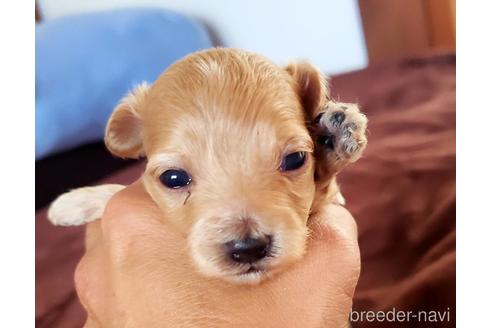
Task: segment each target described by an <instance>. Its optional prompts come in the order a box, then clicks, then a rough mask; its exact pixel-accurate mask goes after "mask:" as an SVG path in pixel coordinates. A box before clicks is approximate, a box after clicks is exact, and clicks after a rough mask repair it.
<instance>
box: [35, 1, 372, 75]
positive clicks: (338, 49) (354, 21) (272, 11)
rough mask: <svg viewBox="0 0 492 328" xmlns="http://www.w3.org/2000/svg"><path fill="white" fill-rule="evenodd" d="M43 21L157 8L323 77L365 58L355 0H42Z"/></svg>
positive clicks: (231, 43)
mask: <svg viewBox="0 0 492 328" xmlns="http://www.w3.org/2000/svg"><path fill="white" fill-rule="evenodd" d="M38 2H39V4H40V8H41V12H42V14H43V19H45V20H49V19H52V18H55V17H59V16H63V15H69V14H76V13H81V12H90V11H96V10H106V9H112V8H122V7H132V6H139V7H143V6H145V7H148V6H157V7H163V8H168V9H172V10H175V11H178V12H182V13H185V14H187V15H189V16H191V17H195V18H197V19H199V20H202V21H204V22H206V23H207V25H209V26H210V27H211V28H212V29H213V30H214V31H215V32H216V34H217V35H218V37H219V39H220V40H221V41H222V45H224V46H229V47H238V48H243V49H246V50H250V51H254V52H258V53H261V54H263V55H265V56H267V57H269V58H271V59H273V60H275V61H276V62H277V63H279V64H284V63H286V62H288V61H289V60H292V59H307V60H310V61H311V62H312V63H314V64H315V65H317V66H318V67H319V68H320V69H321V70H322V71H324V72H327V73H329V74H334V73H340V72H346V71H350V70H355V69H359V68H363V67H365V66H366V65H367V54H366V47H365V42H364V36H363V31H362V24H361V20H360V15H359V9H358V5H357V1H356V0H303V1H300V0H296V1H291V0H284V1H281V0H247V1H246V0H80V1H75V0H42V1H38Z"/></svg>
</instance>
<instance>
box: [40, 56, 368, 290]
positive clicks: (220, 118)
mask: <svg viewBox="0 0 492 328" xmlns="http://www.w3.org/2000/svg"><path fill="white" fill-rule="evenodd" d="M366 125H367V119H366V117H365V116H364V115H363V114H362V113H361V112H360V111H359V109H358V107H357V105H355V104H348V103H339V102H335V101H333V100H330V97H329V89H328V85H327V82H326V79H325V78H324V77H323V75H322V74H321V73H320V72H319V71H318V70H317V69H316V68H314V67H313V66H311V65H310V64H308V63H306V62H300V63H293V64H290V65H288V66H287V67H284V68H281V67H278V66H277V65H275V64H274V63H272V62H271V61H269V60H267V59H266V58H264V57H262V56H260V55H257V54H252V53H249V52H246V51H241V50H236V49H224V48H215V49H210V50H206V51H202V52H198V53H194V54H191V55H189V56H188V57H186V58H184V59H182V60H180V61H178V62H176V63H175V64H173V65H172V66H171V67H169V68H168V69H167V70H166V71H165V72H164V73H163V74H162V75H161V76H160V77H159V79H158V80H157V81H156V82H155V83H154V84H153V85H147V84H141V85H140V86H138V87H136V88H135V89H134V90H133V91H132V92H131V93H130V94H128V95H127V96H126V97H125V98H123V99H122V101H121V102H120V104H119V105H118V106H117V107H116V109H115V110H114V112H113V114H112V115H111V117H110V119H109V122H108V125H107V129H106V135H105V143H106V146H107V148H108V149H109V151H110V152H111V153H112V154H114V155H116V156H119V157H122V158H138V157H143V156H145V157H147V166H146V169H145V172H144V173H143V183H144V186H145V189H146V191H147V192H148V194H149V195H150V197H151V198H152V199H153V200H154V202H155V203H156V204H157V205H158V207H159V208H160V209H161V210H162V220H167V221H169V222H170V223H172V225H173V227H175V229H179V231H181V232H183V233H184V235H186V236H187V241H188V244H189V253H190V255H191V258H192V259H193V261H194V263H195V264H196V268H197V269H198V270H199V271H200V272H201V273H202V274H204V275H206V276H211V277H217V278H220V279H224V280H227V281H231V282H235V283H257V282H259V281H261V280H262V279H264V278H266V277H268V276H270V275H271V274H273V273H275V272H277V271H279V270H281V269H282V268H285V267H286V266H287V265H288V264H290V263H292V262H293V261H295V260H297V259H299V258H300V257H302V256H303V254H304V252H305V246H306V240H307V237H308V234H309V225H310V224H312V222H314V221H319V220H323V208H324V205H326V204H327V203H329V202H337V203H341V204H343V203H344V200H343V197H342V196H341V194H340V193H339V189H338V186H337V184H336V181H335V178H336V175H337V173H338V172H340V171H341V170H342V169H343V168H344V167H345V166H346V165H347V164H349V163H351V162H354V161H356V160H357V159H358V158H359V157H360V156H361V154H362V152H363V150H364V148H365V147H366V144H367V139H366V136H365V131H366ZM122 188H124V186H120V185H103V186H97V187H87V188H81V189H76V190H74V191H71V192H69V193H66V194H64V195H61V196H60V197H59V198H58V199H56V200H55V202H54V203H53V204H52V205H51V208H50V210H49V212H48V217H49V219H50V220H51V222H53V223H54V224H58V225H79V224H83V223H86V222H89V221H92V220H95V219H98V218H100V217H101V215H102V212H103V210H104V208H105V205H106V203H107V202H108V200H109V199H110V198H111V196H112V195H114V194H115V193H116V192H118V191H119V190H121V189H122Z"/></svg>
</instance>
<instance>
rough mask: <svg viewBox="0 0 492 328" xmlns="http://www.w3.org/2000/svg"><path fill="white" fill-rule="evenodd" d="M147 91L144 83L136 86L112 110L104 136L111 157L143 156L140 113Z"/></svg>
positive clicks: (147, 86)
mask: <svg viewBox="0 0 492 328" xmlns="http://www.w3.org/2000/svg"><path fill="white" fill-rule="evenodd" d="M149 89H150V87H149V85H147V84H146V83H142V84H140V85H138V86H137V87H135V88H134V89H133V90H132V91H131V92H129V93H128V94H127V95H126V97H124V98H123V99H122V100H121V101H120V103H119V104H118V106H116V108H115V109H114V110H113V114H111V117H110V118H109V121H108V124H107V126H106V134H105V136H104V142H105V144H106V147H107V148H108V149H109V151H110V152H111V153H112V154H113V155H116V156H118V157H122V158H139V157H141V156H144V155H145V152H144V148H143V123H142V118H141V111H142V107H143V106H144V102H145V99H146V98H147V95H148V93H149Z"/></svg>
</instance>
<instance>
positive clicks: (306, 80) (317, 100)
mask: <svg viewBox="0 0 492 328" xmlns="http://www.w3.org/2000/svg"><path fill="white" fill-rule="evenodd" d="M285 70H286V71H287V72H288V73H289V74H290V75H291V76H292V77H293V79H294V81H295V83H296V87H297V92H298V95H299V99H300V100H301V103H302V106H303V108H304V112H305V113H306V116H307V117H306V118H307V119H308V120H312V119H314V118H315V117H316V116H317V115H318V113H319V112H320V109H321V108H323V107H324V106H325V104H326V102H327V101H328V97H329V96H330V90H329V87H328V78H327V77H326V76H324V75H323V74H322V73H321V72H320V71H319V70H318V69H317V68H316V67H314V66H313V65H311V64H310V63H308V62H296V63H291V64H289V65H287V67H285Z"/></svg>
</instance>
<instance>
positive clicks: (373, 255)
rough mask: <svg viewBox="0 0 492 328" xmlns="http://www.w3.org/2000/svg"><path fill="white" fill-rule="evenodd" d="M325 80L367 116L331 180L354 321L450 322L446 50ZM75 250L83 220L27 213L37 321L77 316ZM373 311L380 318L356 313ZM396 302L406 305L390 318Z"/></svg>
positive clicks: (449, 77)
mask: <svg viewBox="0 0 492 328" xmlns="http://www.w3.org/2000/svg"><path fill="white" fill-rule="evenodd" d="M332 85H333V87H334V89H333V90H332V96H334V97H335V98H339V99H340V100H343V101H347V102H352V101H357V102H359V103H360V105H361V107H362V109H363V110H364V111H365V112H366V113H367V115H368V118H369V146H368V149H367V151H366V154H365V156H364V158H362V159H361V160H360V161H359V162H358V163H356V164H354V165H352V166H351V167H349V168H348V169H347V170H346V171H344V172H343V174H341V176H340V179H339V181H340V182H341V186H342V191H343V194H344V195H345V197H346V199H347V207H348V208H349V210H350V211H351V212H352V213H353V215H354V216H355V218H356V220H357V222H358V225H359V241H360V248H361V255H362V273H361V278H360V282H359V285H358V288H357V290H356V295H355V300H354V313H353V314H352V318H353V319H354V320H353V326H354V327H416V326H422V327H429V326H430V327H452V326H454V322H455V276H456V273H455V262H456V251H455V240H456V232H455V218H456V214H455V203H456V201H455V168H456V164H455V133H456V129H455V56H454V55H453V54H449V55H433V56H428V57H420V58H413V59H407V60H400V61H395V62H391V63H386V64H383V65H379V66H375V67H371V68H369V69H366V70H363V71H360V72H355V73H351V74H345V75H342V76H338V77H335V78H333V81H332ZM71 169H72V170H74V169H75V170H76V169H77V168H73V167H72V168H71ZM141 171H142V164H137V165H133V166H131V167H130V168H126V169H124V170H122V171H120V172H118V173H116V174H115V175H112V176H110V177H108V178H106V179H104V180H103V181H104V182H108V181H111V182H119V183H130V182H132V181H134V180H135V179H136V178H137V177H138V176H139V175H140V173H141ZM82 253H83V228H80V227H77V228H55V227H52V226H50V224H49V223H48V222H47V221H46V218H45V210H41V211H39V212H37V213H36V326H37V327H40V328H42V327H50V328H56V327H63V328H66V327H81V326H82V325H83V322H84V320H85V313H84V311H83V310H82V308H81V306H80V304H79V303H78V301H77V296H76V294H75V290H74V286H73V271H74V269H75V266H76V264H77V262H78V260H79V258H80V256H81V255H82ZM379 310H381V311H386V312H385V313H384V315H386V322H378V321H377V319H376V316H374V317H373V318H372V320H371V317H370V316H369V317H368V316H367V313H366V314H363V313H362V311H366V312H367V311H379ZM397 311H414V312H412V313H409V312H405V313H406V315H407V316H406V319H405V320H404V321H405V322H395V321H396V318H393V317H392V315H391V312H393V313H395V312H397ZM418 311H426V312H422V313H420V314H419V312H418ZM431 311H436V313H433V312H431ZM437 311H440V312H439V313H437ZM438 314H439V315H441V316H443V319H444V321H442V320H440V319H439V317H438V316H437V315H438ZM363 315H366V317H364V320H363V321H362V318H361V316H363ZM381 315H383V314H381ZM426 316H427V317H426ZM400 318H401V317H400ZM370 320H371V321H372V322H370ZM419 320H420V322H419ZM434 321H437V322H434Z"/></svg>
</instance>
